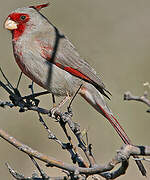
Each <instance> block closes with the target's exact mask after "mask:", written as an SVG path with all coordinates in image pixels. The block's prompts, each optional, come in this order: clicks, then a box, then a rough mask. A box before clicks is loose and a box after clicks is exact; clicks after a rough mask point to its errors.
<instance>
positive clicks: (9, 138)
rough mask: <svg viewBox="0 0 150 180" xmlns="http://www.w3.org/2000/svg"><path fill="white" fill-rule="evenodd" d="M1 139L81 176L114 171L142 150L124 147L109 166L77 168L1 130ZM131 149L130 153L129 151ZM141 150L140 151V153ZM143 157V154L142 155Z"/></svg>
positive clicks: (149, 149)
mask: <svg viewBox="0 0 150 180" xmlns="http://www.w3.org/2000/svg"><path fill="white" fill-rule="evenodd" d="M0 137H1V138H3V139H5V140H6V141H7V142H9V143H10V144H12V145H13V146H14V147H16V148H17V149H19V150H20V151H22V152H24V153H26V154H28V155H30V156H33V157H34V158H37V159H39V160H41V161H43V162H45V163H46V164H48V165H49V166H55V167H58V168H60V169H62V170H66V171H68V172H72V173H75V172H78V173H79V174H85V175H93V174H100V173H102V172H106V171H110V170H112V169H113V168H114V167H115V166H116V165H117V164H118V163H120V162H122V161H123V162H124V161H127V159H128V158H129V156H130V155H133V154H138V155H140V150H139V147H134V146H131V145H130V146H129V145H127V146H124V148H123V149H121V150H120V151H119V152H118V153H117V156H116V157H115V158H114V159H113V160H111V161H110V162H109V163H108V164H106V165H104V166H101V165H97V166H95V167H93V168H82V167H76V166H73V165H70V164H67V163H64V162H62V161H60V160H56V159H54V158H53V157H51V156H47V155H44V154H42V153H40V152H38V151H36V150H34V149H32V148H30V147H28V146H27V145H25V144H23V143H21V142H19V141H18V140H16V139H15V138H13V137H12V136H10V135H9V134H7V133H6V132H5V131H4V130H2V129H0ZM131 147H133V148H134V151H131ZM146 148H147V149H146V151H145V153H149V154H150V147H146ZM129 149H130V151H129ZM138 150H139V151H138ZM142 155H143V154H142Z"/></svg>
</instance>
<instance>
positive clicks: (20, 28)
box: [12, 24, 25, 41]
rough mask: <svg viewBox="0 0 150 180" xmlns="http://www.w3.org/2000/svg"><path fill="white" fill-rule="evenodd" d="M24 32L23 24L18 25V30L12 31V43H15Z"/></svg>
mask: <svg viewBox="0 0 150 180" xmlns="http://www.w3.org/2000/svg"><path fill="white" fill-rule="evenodd" d="M24 31H25V24H20V25H18V28H17V29H14V30H13V31H12V35H13V41H17V40H18V39H19V38H20V37H21V36H22V34H23V32H24Z"/></svg>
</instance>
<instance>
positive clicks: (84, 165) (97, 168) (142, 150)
mask: <svg viewBox="0 0 150 180" xmlns="http://www.w3.org/2000/svg"><path fill="white" fill-rule="evenodd" d="M0 86H1V87H3V88H4V89H5V90H6V91H7V93H9V95H10V96H9V97H10V100H11V102H7V101H5V102H2V101H1V102H0V106H1V107H5V106H8V107H10V108H13V107H19V108H20V110H19V111H20V112H25V111H29V110H30V111H31V110H32V111H35V112H37V113H38V115H39V120H40V122H41V123H42V125H43V126H44V128H45V129H46V130H47V132H48V137H49V139H51V140H54V141H56V142H57V143H59V144H60V145H61V147H62V148H63V149H66V150H67V151H68V152H69V153H70V155H71V159H72V162H73V163H74V164H77V165H78V166H77V165H76V166H75V165H72V164H67V163H65V162H62V161H60V160H57V159H55V158H53V157H50V156H47V155H45V154H42V153H40V152H38V151H36V150H34V149H32V148H31V147H28V146H27V145H25V144H23V143H21V142H19V141H18V140H17V139H15V138H13V137H12V136H10V135H9V134H8V133H6V132H5V131H3V130H2V129H0V137H1V138H3V139H5V140H6V141H7V142H8V143H10V144H12V145H13V146H14V147H16V148H17V149H19V150H20V151H23V152H24V153H26V154H27V155H28V156H30V158H31V160H32V162H33V163H34V165H35V166H36V168H37V169H38V171H39V172H40V176H41V177H39V176H38V175H37V174H35V173H34V174H33V175H32V176H31V177H27V178H26V177H24V175H22V174H19V173H18V172H16V171H15V170H13V169H12V168H11V167H10V165H8V164H6V165H7V167H8V169H9V172H10V173H11V175H12V176H13V177H14V178H15V179H18V180H49V179H53V180H63V179H64V180H65V179H66V180H67V179H68V180H71V179H82V180H83V179H87V178H88V176H90V175H95V174H98V175H100V176H102V177H104V178H105V179H115V178H117V177H119V176H121V175H123V174H125V172H126V170H127V168H128V165H129V162H128V160H129V158H130V156H131V155H150V147H148V146H132V145H124V146H123V147H122V148H121V149H120V150H119V151H118V152H117V155H116V156H115V157H114V158H113V159H112V160H111V161H110V162H108V163H107V164H106V165H98V164H97V163H96V162H95V158H94V156H93V153H92V145H91V144H88V142H85V141H84V139H83V137H82V131H81V130H80V125H79V124H77V123H75V122H73V121H72V116H73V114H72V110H71V107H70V105H69V107H68V111H67V112H65V113H64V112H61V111H60V110H57V111H55V113H54V115H55V116H52V113H51V111H50V110H47V109H44V108H41V107H39V102H40V101H39V100H38V99H36V98H37V97H39V96H41V95H45V94H48V93H49V92H48V91H45V92H41V93H33V92H32V94H31V95H28V96H21V94H20V92H19V90H18V89H16V88H12V86H11V88H10V87H8V86H6V85H5V84H4V83H3V82H2V81H0ZM42 114H43V115H48V116H49V117H52V118H54V119H55V120H56V121H57V122H58V123H59V125H60V126H61V127H62V129H63V131H64V133H65V135H66V137H67V138H68V143H64V142H61V141H60V140H59V139H58V138H57V137H56V135H55V134H54V133H53V132H51V130H50V129H49V128H48V126H47V125H46V123H45V122H44V119H43V117H42V116H41V115H42ZM66 125H68V127H69V128H70V129H71V131H72V132H73V134H74V135H75V137H76V138H77V141H78V146H75V145H74V143H73V142H72V138H71V136H70V135H69V134H68V132H67V127H66ZM78 147H79V148H81V150H82V151H83V152H84V153H85V155H86V158H87V160H88V162H86V161H85V160H84V158H83V157H82V156H81V155H80V154H79V152H78V150H77V149H78ZM34 158H36V159H39V160H41V161H43V162H45V163H46V166H47V167H57V168H60V169H61V170H64V171H65V172H67V175H65V176H62V177H49V176H48V175H46V174H45V173H44V172H43V171H42V170H41V169H40V167H39V165H38V164H37V163H36V161H35V160H34ZM119 163H121V165H120V167H119V168H118V169H117V170H115V171H113V172H109V171H110V170H112V169H113V168H114V167H115V166H116V165H117V164H119Z"/></svg>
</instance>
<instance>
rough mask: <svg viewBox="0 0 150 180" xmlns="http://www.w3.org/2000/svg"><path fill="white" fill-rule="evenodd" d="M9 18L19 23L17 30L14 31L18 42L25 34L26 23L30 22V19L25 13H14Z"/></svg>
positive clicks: (14, 37)
mask: <svg viewBox="0 0 150 180" xmlns="http://www.w3.org/2000/svg"><path fill="white" fill-rule="evenodd" d="M8 17H9V18H10V19H11V20H12V21H15V22H16V23H17V29H15V30H14V31H13V39H14V40H17V39H18V38H19V37H20V36H21V35H22V33H23V32H24V30H25V27H26V23H27V22H28V21H29V19H30V17H29V15H28V14H24V13H12V14H10V15H9V16H8Z"/></svg>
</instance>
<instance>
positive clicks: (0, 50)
mask: <svg viewBox="0 0 150 180" xmlns="http://www.w3.org/2000/svg"><path fill="white" fill-rule="evenodd" d="M41 2H42V3H45V2H47V1H42V0H41V1H36V0H34V1H32V0H31V1H28V0H11V1H10V0H5V1H2V2H1V6H0V24H1V26H0V27H1V28H0V39H1V41H0V56H1V58H0V59H1V64H0V66H1V67H2V69H3V71H4V72H5V74H6V76H7V77H8V79H9V80H10V82H11V83H12V84H13V85H14V86H16V83H17V80H18V77H19V74H20V70H19V68H18V67H17V65H16V63H15V60H14V57H13V54H12V44H11V34H10V33H9V32H8V31H7V30H5V29H4V28H3V22H4V20H5V19H6V17H7V16H8V14H9V13H10V12H11V11H12V10H14V9H16V8H18V7H23V6H28V5H35V4H38V3H41ZM42 13H43V14H44V15H46V16H47V17H48V19H49V20H50V21H51V22H52V23H53V24H55V25H56V26H57V27H58V28H59V29H60V30H62V31H63V32H64V34H65V35H67V36H68V38H69V39H70V40H71V42H72V43H73V44H74V45H75V46H76V48H77V50H78V51H79V53H80V54H81V56H82V57H83V58H84V59H86V60H87V61H88V62H89V63H90V64H91V65H92V66H93V67H94V68H95V70H96V71H97V73H98V74H99V75H100V77H102V80H103V82H104V83H105V85H106V87H107V89H109V90H110V92H111V93H112V95H113V96H112V100H111V101H109V102H108V104H109V106H110V107H111V109H112V110H113V112H114V113H115V114H116V116H117V118H118V119H119V122H120V123H121V124H122V126H123V127H124V129H125V130H126V132H127V134H128V135H129V137H130V138H131V139H132V142H133V143H134V144H138V145H150V143H149V137H150V133H149V127H150V115H149V114H148V113H146V110H147V107H146V106H145V105H144V104H140V103H138V102H132V101H131V102H128V101H127V102H126V101H123V94H124V92H126V91H127V90H130V91H131V92H132V93H133V94H135V95H143V93H144V90H146V88H145V87H143V83H144V82H146V81H149V76H150V71H149V67H150V1H141V0H125V1H120V0H112V1H107V0H82V1H81V0H61V1H60V0H51V1H50V6H49V7H48V8H45V9H43V10H42ZM0 78H1V80H3V77H2V76H0ZM29 84H31V81H30V80H29V79H28V78H26V77H25V76H23V78H22V80H21V84H20V86H19V88H20V91H21V93H22V94H23V95H27V94H29V93H30V90H29V88H28V85H29ZM35 90H36V91H41V90H42V89H40V88H39V87H37V86H36V85H35ZM0 100H9V98H8V94H7V93H6V92H5V91H4V90H3V89H2V88H1V89H0ZM57 101H58V100H57ZM51 102H52V101H51V96H50V95H49V96H43V97H42V98H41V103H40V106H42V107H45V108H50V107H51V105H52V104H51ZM73 112H74V121H76V122H78V123H80V125H81V127H82V129H87V131H88V134H89V143H92V144H93V150H94V154H95V158H96V161H97V162H99V163H105V162H108V161H109V160H110V159H111V158H112V157H113V156H114V155H115V153H116V150H118V149H119V148H120V147H121V146H122V145H123V143H122V141H121V140H120V138H119V137H118V135H117V134H116V133H115V132H114V130H113V129H112V127H111V126H110V125H109V124H108V122H107V121H106V120H105V119H104V118H103V117H102V116H101V115H99V114H98V113H97V112H96V111H95V110H94V109H93V108H92V107H91V106H90V105H89V104H88V103H86V102H85V101H84V100H83V99H82V98H81V97H79V96H78V97H77V98H76V99H75V101H74V103H73ZM44 119H45V121H46V122H47V124H48V126H49V127H50V129H51V130H52V131H53V132H54V133H55V134H56V136H57V137H58V138H59V137H60V139H61V140H64V141H65V140H66V139H65V137H63V132H62V130H61V129H60V128H58V124H57V123H56V122H54V121H52V120H51V119H49V118H47V117H44ZM0 124H1V128H2V129H4V130H6V131H7V132H8V133H9V134H11V135H12V136H14V137H16V138H17V139H18V140H20V141H21V142H23V143H25V144H27V145H29V146H31V147H32V148H34V149H37V150H39V151H40V152H42V153H45V154H47V155H51V156H53V157H56V158H57V159H60V160H63V161H65V162H69V163H70V155H69V154H68V153H67V152H65V151H63V150H62V149H61V148H60V147H59V145H58V144H56V143H55V142H52V141H49V140H48V138H47V133H46V131H45V130H44V128H43V127H42V126H41V124H40V123H39V120H38V116H37V114H36V113H35V112H26V113H19V112H18V108H13V109H10V108H6V109H0ZM0 162H1V163H0V176H1V179H7V180H10V179H12V177H11V176H10V174H9V173H8V170H7V168H6V166H5V162H9V163H10V165H11V166H12V167H13V168H14V169H16V170H17V171H19V172H22V173H23V174H25V175H26V176H31V174H32V172H33V171H34V170H35V167H34V166H33V164H32V162H31V161H30V160H29V158H28V156H27V155H25V154H24V153H22V152H20V151H18V150H17V149H15V148H14V147H12V146H11V145H9V144H8V143H7V142H6V141H4V140H3V139H1V141H0ZM144 164H145V167H146V168H147V171H148V177H149V174H150V164H149V163H146V162H144ZM40 165H41V167H42V168H43V169H44V170H45V171H46V172H47V173H48V174H49V175H53V176H56V175H59V174H60V170H57V169H56V168H45V166H44V164H43V163H40ZM120 179H122V180H125V179H132V180H141V179H144V178H143V177H142V176H141V174H140V172H139V171H138V169H137V166H136V165H135V162H134V160H132V158H131V159H130V166H129V168H128V170H127V173H126V175H125V176H122V177H120Z"/></svg>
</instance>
